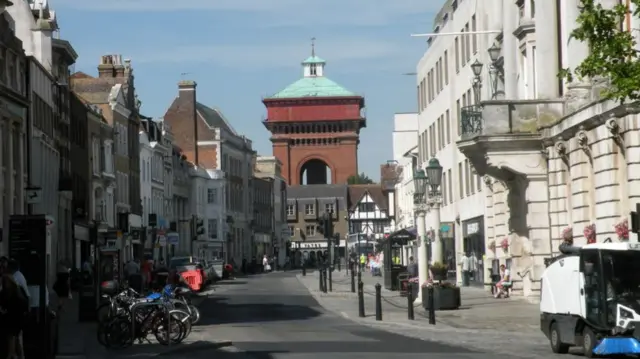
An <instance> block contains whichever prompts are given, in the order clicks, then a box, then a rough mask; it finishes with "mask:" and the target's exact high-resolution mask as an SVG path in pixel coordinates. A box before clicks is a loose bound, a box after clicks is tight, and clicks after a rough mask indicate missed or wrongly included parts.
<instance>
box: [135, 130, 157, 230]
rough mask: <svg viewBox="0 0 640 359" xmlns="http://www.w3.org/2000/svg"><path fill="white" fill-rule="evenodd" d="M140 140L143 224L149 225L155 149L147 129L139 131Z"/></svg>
mask: <svg viewBox="0 0 640 359" xmlns="http://www.w3.org/2000/svg"><path fill="white" fill-rule="evenodd" d="M138 136H139V140H140V200H141V201H142V225H143V226H144V227H147V226H148V225H149V214H150V213H152V212H151V208H152V206H151V199H152V194H151V159H152V156H153V149H152V148H151V145H150V143H149V136H147V133H146V132H145V131H140V132H139V133H138Z"/></svg>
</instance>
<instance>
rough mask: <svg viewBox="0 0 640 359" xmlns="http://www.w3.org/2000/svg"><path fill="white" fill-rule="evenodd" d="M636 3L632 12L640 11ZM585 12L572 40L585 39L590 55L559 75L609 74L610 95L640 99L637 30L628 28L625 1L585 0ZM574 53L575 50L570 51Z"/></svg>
mask: <svg viewBox="0 0 640 359" xmlns="http://www.w3.org/2000/svg"><path fill="white" fill-rule="evenodd" d="M630 2H631V3H632V4H634V5H636V6H635V9H636V10H634V11H633V14H631V15H632V16H636V17H637V16H638V15H639V14H640V0H630ZM580 3H581V7H582V8H581V10H582V11H581V13H580V16H579V17H578V19H577V24H576V28H575V29H574V30H573V31H572V32H571V40H570V41H583V42H586V43H587V44H588V46H589V55H588V56H587V58H586V59H584V61H583V62H582V63H581V64H580V65H579V66H578V67H577V68H575V69H563V70H562V71H561V72H560V74H559V76H560V77H562V78H565V79H567V80H569V81H573V80H574V78H578V79H590V78H605V79H608V80H609V81H610V86H609V88H607V89H606V90H605V91H604V92H603V96H604V97H605V98H606V99H614V100H618V101H620V102H624V101H625V100H632V101H636V100H639V99H640V61H639V60H640V59H639V58H638V51H637V50H636V41H635V40H634V38H633V34H632V33H631V32H629V31H623V30H626V21H625V17H626V16H627V14H628V13H629V10H628V9H627V7H626V6H625V5H616V6H615V7H613V8H611V9H608V8H603V7H602V5H600V4H599V3H598V1H597V0H581V1H580ZM569 56H571V54H569Z"/></svg>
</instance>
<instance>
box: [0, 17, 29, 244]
mask: <svg viewBox="0 0 640 359" xmlns="http://www.w3.org/2000/svg"><path fill="white" fill-rule="evenodd" d="M12 21H13V19H12V18H11V16H10V14H8V13H1V12H0V64H2V66H0V168H1V173H0V193H1V194H2V195H1V197H2V201H0V218H2V220H1V221H0V228H2V231H1V232H0V240H2V242H1V243H0V253H2V255H8V253H7V251H8V248H7V243H8V240H7V238H8V237H7V236H8V234H9V216H10V215H13V214H24V213H25V209H26V208H25V197H24V187H26V178H27V166H28V162H27V158H26V156H25V153H24V152H25V151H24V150H23V148H24V147H21V146H24V144H25V143H24V141H25V138H26V137H25V132H26V127H27V107H28V106H29V100H28V95H27V85H26V78H25V68H26V66H28V65H27V64H28V61H27V58H26V56H25V53H24V50H23V48H22V46H23V45H22V42H21V41H20V39H18V38H17V37H16V35H15V33H14V32H13V30H12V29H11V27H10V26H11V22H12Z"/></svg>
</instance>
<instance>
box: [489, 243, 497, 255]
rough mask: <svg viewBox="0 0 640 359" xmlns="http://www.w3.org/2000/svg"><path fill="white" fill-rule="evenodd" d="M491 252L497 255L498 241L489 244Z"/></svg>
mask: <svg viewBox="0 0 640 359" xmlns="http://www.w3.org/2000/svg"><path fill="white" fill-rule="evenodd" d="M489 250H491V251H492V252H494V253H495V251H496V241H491V242H489Z"/></svg>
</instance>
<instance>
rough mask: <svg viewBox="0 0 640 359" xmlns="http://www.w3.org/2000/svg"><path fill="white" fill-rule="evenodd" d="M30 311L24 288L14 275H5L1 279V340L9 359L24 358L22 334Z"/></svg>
mask: <svg viewBox="0 0 640 359" xmlns="http://www.w3.org/2000/svg"><path fill="white" fill-rule="evenodd" d="M28 309H29V299H28V298H27V297H26V296H25V294H24V293H23V290H22V288H21V287H20V286H19V285H18V283H16V281H15V280H14V279H13V276H12V275H10V274H8V273H5V274H3V275H2V278H0V338H2V341H3V343H2V344H3V347H5V348H6V354H7V356H6V358H7V359H14V358H21V357H23V353H22V347H21V345H20V334H21V332H22V327H23V325H24V321H25V316H26V313H27V311H28Z"/></svg>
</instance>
